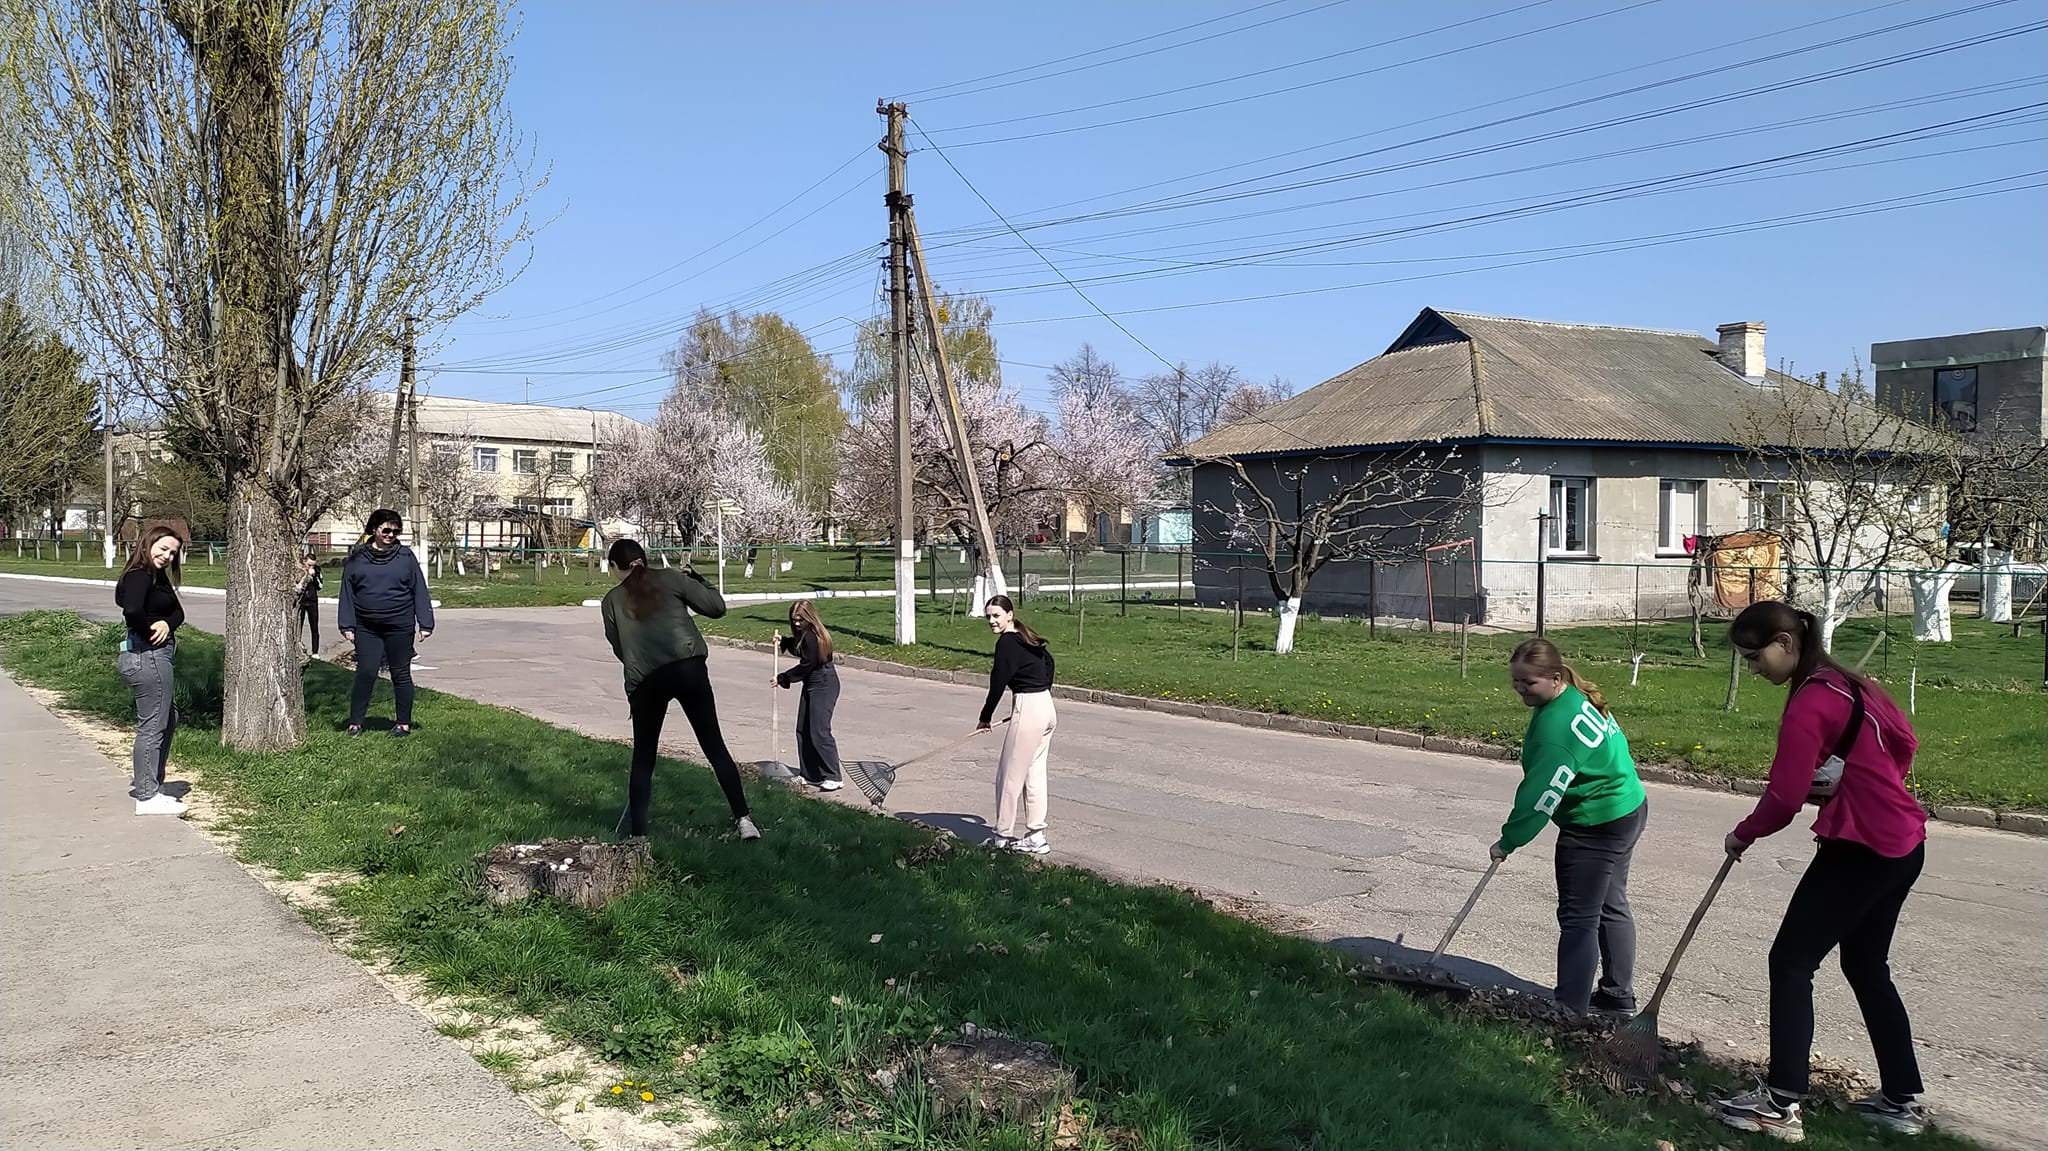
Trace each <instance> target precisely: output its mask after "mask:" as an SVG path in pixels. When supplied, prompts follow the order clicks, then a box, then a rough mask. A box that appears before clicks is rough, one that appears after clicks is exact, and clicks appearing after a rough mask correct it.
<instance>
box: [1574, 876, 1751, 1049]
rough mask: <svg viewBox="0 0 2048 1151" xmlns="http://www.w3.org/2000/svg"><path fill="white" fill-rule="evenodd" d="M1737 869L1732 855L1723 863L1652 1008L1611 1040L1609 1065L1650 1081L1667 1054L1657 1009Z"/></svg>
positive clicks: (1675, 950)
mask: <svg viewBox="0 0 2048 1151" xmlns="http://www.w3.org/2000/svg"><path fill="white" fill-rule="evenodd" d="M1734 866H1735V857H1734V856H1733V855H1730V856H1728V857H1727V858H1726V859H1723V860H1722V861H1721V870H1720V871H1719V872H1717V873H1715V875H1714V882H1713V884H1712V885H1711V886H1709V887H1708V888H1707V894H1706V897H1705V898H1703V899H1701V900H1700V905H1699V908H1698V910H1696V911H1694V912H1693V913H1692V922H1690V923H1688V924H1686V925H1685V934H1684V935H1681V936H1679V937H1678V946H1677V947H1676V948H1673V949H1672V952H1671V959H1670V961H1669V962H1667V963H1665V964H1664V974H1663V975H1661V976H1659V977H1658V979H1657V992H1656V994H1654V995H1652V996H1650V1005H1649V1006H1648V1007H1645V1008H1644V1009H1643V1011H1642V1014H1640V1015H1637V1016H1636V1017H1635V1018H1634V1019H1631V1020H1629V1021H1628V1022H1627V1023H1625V1024H1623V1025H1622V1026H1621V1027H1620V1028H1619V1029H1618V1030H1616V1031H1615V1033H1614V1038H1613V1039H1611V1040H1609V1041H1608V1044H1607V1051H1606V1055H1607V1059H1608V1062H1610V1063H1612V1064H1613V1065H1614V1066H1615V1067H1617V1068H1620V1069H1622V1070H1624V1071H1627V1072H1629V1073H1631V1074H1633V1075H1634V1076H1635V1077H1636V1078H1638V1079H1648V1078H1649V1077H1650V1075H1651V1074H1652V1073H1654V1072H1655V1071H1656V1070H1657V1063H1658V1060H1659V1059H1660V1057H1661V1056H1662V1055H1663V1053H1664V1047H1663V1043H1662V1042H1661V1041H1660V1040H1659V1039H1658V1038H1657V1009H1658V1008H1659V1007H1661V1006H1663V1005H1664V993H1665V992H1667V991H1669V990H1671V977H1672V976H1673V975H1675V974H1677V972H1678V961H1679V959H1681V958H1682V957H1683V956H1684V955H1685V949H1686V946H1687V945H1688V944H1690V943H1691V942H1692V937H1693V933H1694V932H1696V931H1698V930H1699V929H1700V921H1701V920H1703V919H1705V918H1706V917H1707V908H1708V907H1711V906H1712V905H1713V903H1714V897H1715V896H1716V895H1719V894H1721V883H1722V881H1723V880H1726V879H1727V878H1728V872H1729V869H1731V868H1733V867H1734Z"/></svg>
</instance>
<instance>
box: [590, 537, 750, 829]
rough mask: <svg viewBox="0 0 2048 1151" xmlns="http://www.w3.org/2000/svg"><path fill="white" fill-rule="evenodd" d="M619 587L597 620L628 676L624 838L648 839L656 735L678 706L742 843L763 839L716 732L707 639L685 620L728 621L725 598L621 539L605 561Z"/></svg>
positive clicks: (693, 573) (692, 573)
mask: <svg viewBox="0 0 2048 1151" xmlns="http://www.w3.org/2000/svg"><path fill="white" fill-rule="evenodd" d="M609 558H610V560H611V565H612V568H613V570H615V571H617V572H618V577H619V586H617V587H615V588H613V589H612V590H610V591H608V592H606V593H605V595H604V604H603V606H602V608H601V610H600V612H599V614H600V615H602V616H603V617H604V638H605V639H606V640H608V641H610V643H611V645H612V654H613V655H616V656H618V657H619V662H620V663H621V664H623V665H625V669H626V704H627V706H628V708H630V709H631V711H632V714H633V766H632V772H631V775H630V776H629V777H628V779H627V784H626V797H627V798H626V811H625V813H624V814H623V815H622V816H621V817H620V826H621V828H622V829H624V830H625V831H626V834H628V835H636V836H638V835H646V834H647V814H648V807H649V806H650V804H651V802H652V800H653V796H654V762H655V759H656V758H657V754H658V752H659V751H660V748H661V727H662V724H663V722H664V721H666V720H667V718H668V705H669V704H670V703H671V702H676V703H680V704H682V705H683V715H684V717H685V718H687V719H688V720H689V721H690V730H691V731H693V732H695V733H696V734H697V746H698V747H699V748H701V749H703V752H704V758H705V759H706V760H708V761H710V763H711V770H712V771H713V772H714V773H715V774H716V775H717V776H718V786H719V788H720V789H721V790H723V791H724V792H725V802H726V805H727V806H728V807H730V808H731V809H732V815H733V819H734V820H736V821H737V822H738V827H739V834H740V838H741V839H759V838H761V829H760V828H758V827H756V826H754V821H753V819H752V817H751V816H750V815H749V814H748V809H747V794H746V789H745V787H744V786H743V785H742V784H741V782H740V766H739V764H737V763H735V762H733V758H732V752H731V751H730V750H728V749H727V748H726V746H725V735H724V733H722V732H720V731H719V729H718V701H717V700H716V699H715V698H713V697H712V694H711V673H710V671H709V669H708V667H707V665H706V662H705V647H704V636H703V634H702V633H701V632H699V631H698V630H697V622H696V621H695V620H694V619H692V618H690V613H691V612H693V611H694V612H697V613H699V614H701V615H703V616H704V617H705V618H707V619H717V618H718V617H720V616H722V615H724V614H725V597H724V596H721V595H719V594H718V589H717V588H715V587H712V586H711V585H710V584H708V583H706V582H704V577H703V576H700V575H698V574H697V570H696V569H695V568H692V567H690V566H689V565H687V564H686V565H684V566H683V567H681V568H663V569H661V570H659V571H656V570H655V569H653V568H650V567H648V566H647V549H645V548H643V547H641V546H640V544H639V542H638V541H635V540H628V539H622V540H618V541H616V542H614V543H613V544H612V548H611V552H610V554H609Z"/></svg>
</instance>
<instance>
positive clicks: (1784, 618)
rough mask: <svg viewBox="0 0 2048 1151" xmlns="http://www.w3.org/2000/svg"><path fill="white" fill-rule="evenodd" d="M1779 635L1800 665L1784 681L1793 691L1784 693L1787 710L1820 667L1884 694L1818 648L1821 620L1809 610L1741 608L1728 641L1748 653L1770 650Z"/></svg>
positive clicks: (1770, 602) (1765, 604)
mask: <svg viewBox="0 0 2048 1151" xmlns="http://www.w3.org/2000/svg"><path fill="white" fill-rule="evenodd" d="M1781 635H1784V636H1790V637H1791V638H1792V647H1793V650H1794V652H1796V653H1797V655H1798V657H1799V662H1798V663H1797V664H1796V665H1794V667H1793V669H1792V678H1791V679H1789V680H1787V681H1786V682H1787V684H1789V685H1790V687H1791V689H1792V690H1791V691H1790V692H1788V693H1786V696H1785V706H1786V707H1790V706H1792V696H1793V695H1794V694H1797V693H1798V691H1799V688H1800V686H1801V685H1802V684H1804V683H1805V682H1806V681H1807V680H1808V679H1810V678H1812V676H1813V673H1814V672H1817V671H1819V670H1821V669H1822V668H1828V669H1830V670H1832V671H1836V672H1839V673H1841V675H1842V677H1843V678H1844V679H1850V680H1854V681H1855V682H1857V683H1859V684H1861V685H1863V687H1864V688H1865V689H1866V690H1868V691H1874V692H1876V693H1878V694H1879V695H1883V694H1884V689H1883V688H1881V687H1879V686H1878V685H1877V681H1876V680H1874V679H1871V678H1870V677H1869V676H1867V675H1864V674H1863V673H1862V672H1859V671H1853V670H1851V669H1850V668H1848V667H1847V666H1845V665H1844V664H1842V663H1841V662H1840V661H1839V660H1837V659H1835V657H1834V656H1832V655H1829V654H1828V653H1827V651H1826V650H1825V649H1823V648H1822V647H1821V646H1820V621H1819V620H1818V619H1815V618H1814V615H1813V613H1812V612H1810V611H1800V610H1799V609H1798V608H1796V607H1793V606H1792V605H1791V604H1788V603H1784V602H1782V601H1780V600H1774V599H1767V600H1764V601H1762V602H1761V603H1753V604H1750V605H1749V606H1748V607H1746V608H1743V609H1742V614H1741V615H1738V616H1736V617H1735V622H1734V623H1731V624H1729V625H1728V642H1730V643H1732V644H1734V645H1735V646H1736V647H1739V648H1742V649H1744V650H1747V651H1756V650H1758V649H1760V648H1766V647H1769V646H1770V645H1771V641H1772V640H1774V639H1777V638H1778V637H1779V636H1781Z"/></svg>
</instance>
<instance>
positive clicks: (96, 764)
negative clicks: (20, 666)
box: [0, 676, 575, 1151]
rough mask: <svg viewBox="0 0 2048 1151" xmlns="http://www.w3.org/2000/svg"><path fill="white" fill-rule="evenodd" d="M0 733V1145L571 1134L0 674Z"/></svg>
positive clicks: (459, 1139) (554, 1137) (457, 1142)
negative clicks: (143, 808) (154, 806)
mask: <svg viewBox="0 0 2048 1151" xmlns="http://www.w3.org/2000/svg"><path fill="white" fill-rule="evenodd" d="M0 731H5V732H6V740H5V751H4V753H0V794H4V795H5V796H6V801H5V807H4V808H0V890H4V892H5V902H4V905H0V970H4V971H5V972H6V980H7V991H6V995H5V999H4V1001H0V1147H38V1148H41V1147H48V1148H70V1147H147V1148H171V1147H206V1148H226V1147H252V1148H253V1147H262V1148H287V1147H294V1148H295V1147H305V1148H315V1147H379V1148H479V1147H494V1148H497V1147H506V1148H546V1149H549V1151H556V1149H560V1151H569V1149H572V1148H574V1147H575V1144H574V1143H573V1142H571V1141H570V1140H569V1139H568V1138H567V1137H566V1136H565V1135H563V1134H562V1133H561V1131H560V1130H559V1129H557V1128H556V1127H555V1126H554V1125H553V1124H552V1123H550V1122H548V1120H547V1119H545V1118H544V1117H542V1116H541V1115H539V1114H538V1113H536V1112H535V1111H534V1110H533V1109H532V1108H530V1107H528V1106H527V1105H526V1104H525V1103H522V1102H521V1101H519V1100H518V1099H517V1098H515V1097H514V1096H513V1095H512V1094H511V1093H510V1092H509V1091H508V1090H507V1089H506V1086H505V1084H503V1083H502V1082H500V1081H499V1080H498V1078H497V1077H496V1076H494V1075H492V1074H491V1073H490V1072H488V1071H486V1070H484V1069H483V1068H482V1067H480V1066H478V1065H477V1064H476V1062H475V1061H474V1060H472V1059H471V1058H470V1057H469V1056H468V1054H466V1053H465V1052H464V1051H463V1050H462V1049H461V1048H460V1047H458V1046H456V1045H455V1044H454V1043H453V1042H451V1041H450V1040H447V1039H444V1038H442V1037H441V1036H440V1035H438V1034H436V1033H435V1032H434V1030H433V1028H432V1027H430V1026H429V1025H428V1024H427V1021H426V1020H425V1019H424V1018H423V1017H422V1016H421V1015H420V1014H419V1013H418V1012H416V1011H414V1010H413V1009H412V1008H411V1007H408V1006H406V1005H404V1004H402V1003H399V1002H397V1001H396V1000H394V999H393V998H392V997H391V995H390V993H389V992H387V991H386V990H385V989H384V987H383V986H382V985H381V984H379V983H378V982H377V981H376V979H374V978H373V977H372V976H371V975H370V974H369V972H367V971H365V970H363V968H362V967H361V966H359V965H358V964H357V963H356V962H355V961H354V960H351V959H349V958H348V957H347V956H345V955H343V954H342V953H341V952H339V951H337V950H336V949H335V948H334V947H333V946H332V945H331V944H330V943H329V942H328V941H327V940H326V939H325V938H323V937H322V936H320V935H319V934H318V933H316V932H314V931H313V930H312V929H311V928H310V927H308V926H306V924H304V923H303V922H301V921H300V920H299V919H298V917H297V916H296V915H294V914H293V912H292V911H291V910H290V909H289V908H287V907H286V906H285V905H284V904H282V903H281V902H279V901H278V900H277V899H276V898H275V897H274V896H272V895H271V893H270V892H269V891H267V890H265V888H264V887H263V885H262V884H260V883H258V882H257V881H256V880H255V879H254V878H253V877H251V876H250V875H249V874H248V873H246V872H244V871H243V870H242V869H241V868H240V867H239V866H237V865H236V864H235V862H234V861H233V860H231V859H229V858H228V857H226V856H225V855H222V854H221V853H220V852H219V851H218V850H216V849H215V848H214V847H213V846H212V845H211V844H210V843H208V842H207V841H206V840H205V839H204V838H202V837H201V836H200V834H199V832H198V831H196V830H195V829H193V828H191V827H189V826H187V825H186V824H185V823H184V822H183V821H181V820H177V819H171V818H167V817H162V816H157V817H149V818H138V817H136V816H135V815H134V814H133V807H132V801H130V800H129V799H128V797H127V794H126V788H127V779H128V765H127V763H126V762H122V763H118V764H117V763H113V762H110V761H109V760H108V758H107V757H106V756H105V755H102V754H101V753H100V752H99V750H98V749H97V748H95V747H93V746H92V745H91V744H90V743H88V742H87V741H86V740H85V739H84V738H82V737H81V736H79V735H78V734H77V733H76V732H74V731H73V730H72V729H71V728H70V727H69V726H67V725H66V724H65V723H64V722H63V721H62V720H60V719H58V718H57V717H56V716H53V715H51V714H50V713H49V712H48V711H47V710H45V709H44V708H43V707H41V706H40V705H38V704H37V703H36V702H35V701H34V700H33V699H31V698H30V697H29V695H28V693H26V692H24V691H23V690H22V689H21V688H20V687H19V686H18V685H16V684H15V683H14V681H13V680H11V679H7V678H5V677H4V676H0ZM175 774H176V772H175V766H174V768H173V775H174V776H175Z"/></svg>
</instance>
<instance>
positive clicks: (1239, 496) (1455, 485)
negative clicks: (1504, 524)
mask: <svg viewBox="0 0 2048 1151" xmlns="http://www.w3.org/2000/svg"><path fill="white" fill-rule="evenodd" d="M1202 462H1203V463H1211V464H1221V465H1222V466H1224V467H1227V468H1229V469H1230V470H1231V472H1232V473H1233V475H1234V476H1235V480H1234V482H1233V483H1232V485H1231V493H1232V503H1231V505H1230V506H1229V507H1222V506H1217V505H1213V504H1212V505H1210V506H1209V507H1207V508H1206V509H1205V510H1207V511H1210V512H1214V513H1218V514H1221V515H1222V516H1223V517H1224V518H1225V522H1226V523H1227V524H1228V525H1229V527H1230V540H1231V543H1232V545H1233V546H1236V547H1250V548H1257V549H1258V551H1259V552H1260V554H1261V555H1262V557H1263V558H1264V561H1265V567H1266V576H1267V579H1268V580H1269V581H1270V582H1271V584H1272V588H1273V595H1274V598H1275V599H1276V600H1277V601H1278V602H1279V605H1280V634H1279V640H1278V642H1277V643H1276V644H1275V645H1274V650H1275V651H1277V652H1280V653H1282V654H1285V653H1288V652H1291V651H1293V650H1294V630H1295V624H1296V623H1297V622H1298V621H1299V619H1300V616H1301V601H1302V598H1303V597H1304V596H1306V595H1307V594H1308V588H1309V582H1310V581H1311V580H1313V579H1314V578H1315V576H1316V573H1318V572H1320V571H1322V570H1323V568H1324V567H1325V566H1327V565H1328V564H1330V563H1331V562H1333V561H1342V560H1375V561H1380V562H1387V561H1403V560H1420V559H1424V558H1426V555H1427V551H1428V549H1429V548H1431V547H1434V546H1435V545H1437V544H1440V543H1447V542H1449V541H1451V540H1452V539H1456V538H1459V537H1461V536H1464V535H1469V534H1471V528H1472V524H1473V522H1474V520H1475V519H1476V517H1477V516H1478V514H1479V512H1480V511H1481V510H1482V509H1483V508H1484V507H1485V506H1486V503H1487V500H1488V489H1487V486H1486V484H1485V482H1484V480H1483V479H1482V478H1481V477H1480V475H1479V473H1478V471H1477V467H1476V465H1475V464H1473V463H1469V462H1467V461H1465V460H1464V459H1463V458H1462V457H1461V455H1460V454H1459V452H1458V450H1457V449H1456V448H1452V447H1441V446H1436V445H1421V446H1418V447H1412V448H1401V449H1389V450H1387V451H1380V452H1361V453H1356V454H1350V455H1341V456H1318V457H1314V458H1308V459H1300V460H1288V461H1286V462H1285V463H1274V464H1254V465H1251V466H1249V467H1248V466H1247V465H1246V464H1245V463H1244V461H1242V460H1236V459H1229V458H1222V459H1215V460H1205V461H1202ZM1254 469H1256V472H1257V474H1256V475H1254Z"/></svg>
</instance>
